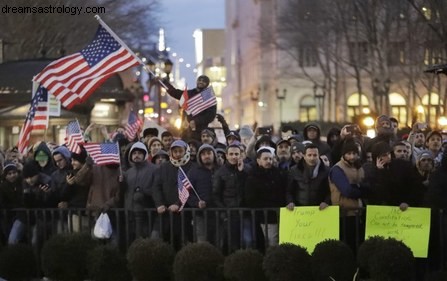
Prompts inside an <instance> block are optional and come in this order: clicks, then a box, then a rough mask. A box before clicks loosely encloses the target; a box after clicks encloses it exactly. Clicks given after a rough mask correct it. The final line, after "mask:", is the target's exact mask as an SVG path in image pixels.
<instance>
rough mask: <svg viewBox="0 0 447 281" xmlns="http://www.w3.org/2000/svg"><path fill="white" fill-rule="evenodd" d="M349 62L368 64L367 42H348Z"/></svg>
mask: <svg viewBox="0 0 447 281" xmlns="http://www.w3.org/2000/svg"><path fill="white" fill-rule="evenodd" d="M349 62H350V63H351V64H354V65H363V66H367V65H368V43H367V42H350V43H349Z"/></svg>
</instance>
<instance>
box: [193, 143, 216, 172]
mask: <svg viewBox="0 0 447 281" xmlns="http://www.w3.org/2000/svg"><path fill="white" fill-rule="evenodd" d="M205 149H209V150H211V151H212V152H213V154H214V164H216V163H217V153H216V150H215V149H214V147H213V146H211V145H209V144H206V143H204V144H202V145H201V146H200V147H199V150H198V151H197V156H196V157H197V164H198V165H199V166H201V167H202V166H203V163H202V160H201V159H200V153H202V151H204V150H205Z"/></svg>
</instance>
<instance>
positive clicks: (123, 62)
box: [33, 25, 139, 109]
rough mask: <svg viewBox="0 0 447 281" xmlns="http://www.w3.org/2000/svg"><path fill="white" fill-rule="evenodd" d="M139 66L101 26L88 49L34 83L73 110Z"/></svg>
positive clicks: (62, 60)
mask: <svg viewBox="0 0 447 281" xmlns="http://www.w3.org/2000/svg"><path fill="white" fill-rule="evenodd" d="M138 64H139V62H138V60H137V58H135V57H134V56H133V55H132V54H131V53H130V52H129V51H128V50H127V49H126V48H125V47H123V46H121V44H120V43H119V42H118V41H116V40H115V39H114V38H113V36H112V35H111V34H110V33H109V32H107V30H106V29H105V28H104V27H102V26H101V25H100V26H99V27H98V30H97V31H96V35H95V38H94V39H93V41H92V42H91V43H90V44H89V45H87V47H85V48H84V49H82V50H81V51H80V52H78V53H75V54H73V55H69V56H66V57H63V58H60V59H58V60H56V61H54V62H52V63H51V64H49V65H48V66H47V67H45V68H44V69H43V70H42V71H41V72H40V73H39V74H38V75H37V76H36V77H35V78H34V79H33V80H34V81H37V82H40V83H41V84H42V85H43V86H45V88H47V89H48V92H50V93H51V94H53V95H54V96H55V97H56V98H57V99H58V100H60V101H61V103H62V105H63V106H64V107H66V108H68V109H70V108H72V107H73V106H74V105H76V104H78V103H81V102H83V101H85V100H86V99H87V98H88V97H89V96H90V95H91V94H92V93H93V91H94V90H95V89H96V88H97V87H99V86H100V85H101V84H102V83H103V82H104V81H105V80H107V79H108V78H109V77H110V76H112V75H113V74H115V73H117V72H120V71H124V70H126V69H128V68H130V67H132V66H135V65H138Z"/></svg>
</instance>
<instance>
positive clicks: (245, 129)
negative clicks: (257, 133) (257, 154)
mask: <svg viewBox="0 0 447 281" xmlns="http://www.w3.org/2000/svg"><path fill="white" fill-rule="evenodd" d="M253 134H254V133H253V130H252V129H251V128H250V126H248V125H245V126H242V127H241V128H240V129H239V136H240V137H241V138H246V139H249V138H251V137H252V136H253Z"/></svg>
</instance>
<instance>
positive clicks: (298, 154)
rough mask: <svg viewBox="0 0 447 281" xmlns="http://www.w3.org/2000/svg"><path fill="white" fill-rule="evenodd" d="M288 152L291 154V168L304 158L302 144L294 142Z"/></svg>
mask: <svg viewBox="0 0 447 281" xmlns="http://www.w3.org/2000/svg"><path fill="white" fill-rule="evenodd" d="M290 150H291V152H292V166H295V165H296V164H298V162H300V160H301V159H302V158H303V156H304V144H302V143H301V142H295V143H294V144H292V146H291V148H290Z"/></svg>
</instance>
